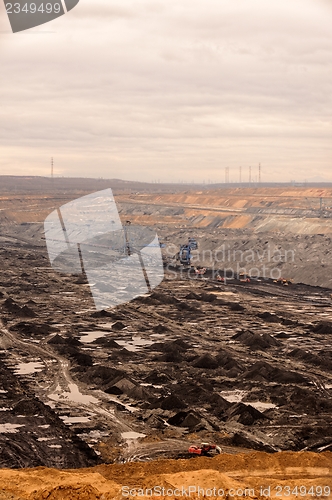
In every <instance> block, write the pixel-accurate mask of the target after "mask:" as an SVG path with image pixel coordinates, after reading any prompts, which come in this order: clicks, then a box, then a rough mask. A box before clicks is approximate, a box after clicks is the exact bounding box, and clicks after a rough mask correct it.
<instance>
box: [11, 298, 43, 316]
mask: <svg viewBox="0 0 332 500" xmlns="http://www.w3.org/2000/svg"><path fill="white" fill-rule="evenodd" d="M3 307H4V308H5V309H6V310H7V311H8V312H10V313H12V314H15V316H19V317H22V318H24V317H25V318H36V317H37V314H36V313H35V312H34V311H33V310H32V309H30V307H28V306H27V305H24V306H23V307H21V306H20V305H19V304H17V303H16V302H15V301H14V300H13V299H12V298H10V297H9V298H8V299H6V300H5V301H4V303H3Z"/></svg>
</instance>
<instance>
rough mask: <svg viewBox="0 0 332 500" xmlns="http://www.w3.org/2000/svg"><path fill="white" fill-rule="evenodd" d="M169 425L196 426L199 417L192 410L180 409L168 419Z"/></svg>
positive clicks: (199, 421) (199, 420) (198, 422)
mask: <svg viewBox="0 0 332 500" xmlns="http://www.w3.org/2000/svg"><path fill="white" fill-rule="evenodd" d="M168 423H169V424H170V425H175V426H176V427H189V428H192V427H196V425H198V424H200V423H201V417H200V416H199V415H198V414H197V413H196V412H194V411H180V412H179V413H177V414H176V415H174V417H171V418H169V419H168Z"/></svg>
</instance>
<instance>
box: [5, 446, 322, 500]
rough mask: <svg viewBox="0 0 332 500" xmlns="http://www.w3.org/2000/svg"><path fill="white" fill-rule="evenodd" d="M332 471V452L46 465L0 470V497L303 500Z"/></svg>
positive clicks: (313, 493)
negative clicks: (71, 467) (81, 465)
mask: <svg viewBox="0 0 332 500" xmlns="http://www.w3.org/2000/svg"><path fill="white" fill-rule="evenodd" d="M331 472H332V453H330V452H326V453H322V454H315V453H308V452H301V453H292V452H282V453H276V454H273V455H270V454H266V453H261V452H254V453H251V454H241V455H226V454H222V455H220V456H217V457H215V458H196V459H191V460H160V461H154V462H150V463H127V464H124V465H100V466H97V467H94V468H91V469H78V470H70V471H66V472H64V471H59V470H55V469H46V468H42V467H40V468H37V469H26V470H20V471H15V470H1V471H0V480H1V488H0V499H2V498H3V499H6V500H7V499H8V500H10V499H12V500H23V499H24V500H42V499H49V500H65V499H68V500H69V499H70V500H97V499H98V500H109V499H113V498H114V499H120V498H134V497H135V496H136V497H139V498H170V499H175V498H181V497H183V498H185V497H186V495H187V497H188V496H190V498H204V494H205V497H206V498H211V497H212V498H213V497H218V493H219V497H222V498H228V499H230V498H263V497H264V496H265V497H266V496H267V497H269V498H296V493H297V494H298V495H297V496H298V498H319V497H322V498H328V495H327V494H328V492H329V490H328V488H330V489H331V490H332V473H331ZM320 486H322V487H323V491H322V494H321V490H320V489H319V488H318V487H320ZM268 487H270V494H268V493H269V491H267V490H266V488H268ZM287 487H290V490H288V489H287ZM300 487H302V488H301V489H300ZM324 487H325V489H324ZM190 488H191V489H190ZM195 488H196V492H195V491H194V489H195ZM198 488H201V490H200V491H199V490H198ZM278 492H280V494H279V495H277V493H278ZM289 493H290V494H289ZM324 493H325V495H324ZM143 494H145V495H144V496H142V495H143Z"/></svg>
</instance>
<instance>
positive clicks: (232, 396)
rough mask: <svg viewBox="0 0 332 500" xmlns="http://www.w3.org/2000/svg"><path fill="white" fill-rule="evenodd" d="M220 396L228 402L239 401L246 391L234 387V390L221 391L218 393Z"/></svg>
mask: <svg viewBox="0 0 332 500" xmlns="http://www.w3.org/2000/svg"><path fill="white" fill-rule="evenodd" d="M219 394H220V396H221V397H223V398H224V399H226V401H228V402H229V403H240V402H241V401H242V399H243V397H244V396H245V394H246V391H241V390H239V389H235V390H234V391H223V392H220V393H219Z"/></svg>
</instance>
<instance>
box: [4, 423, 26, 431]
mask: <svg viewBox="0 0 332 500" xmlns="http://www.w3.org/2000/svg"><path fill="white" fill-rule="evenodd" d="M19 427H25V426H24V425H23V424H9V423H8V424H0V434H16V433H17V432H19V430H18V429H19Z"/></svg>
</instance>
